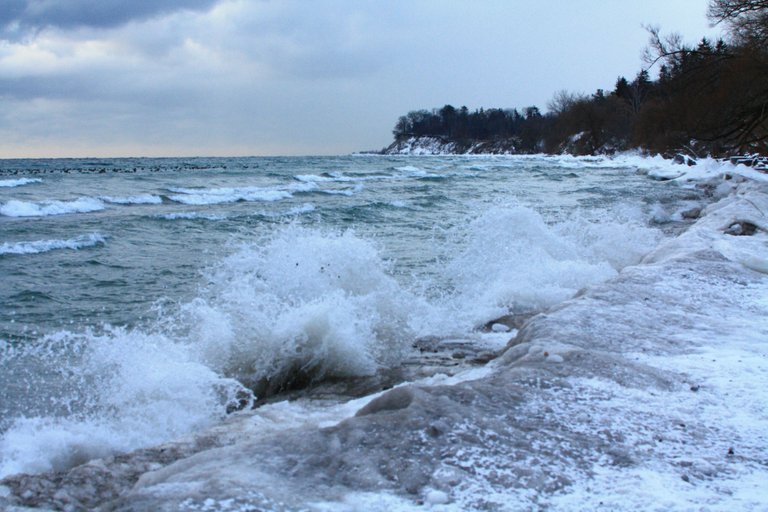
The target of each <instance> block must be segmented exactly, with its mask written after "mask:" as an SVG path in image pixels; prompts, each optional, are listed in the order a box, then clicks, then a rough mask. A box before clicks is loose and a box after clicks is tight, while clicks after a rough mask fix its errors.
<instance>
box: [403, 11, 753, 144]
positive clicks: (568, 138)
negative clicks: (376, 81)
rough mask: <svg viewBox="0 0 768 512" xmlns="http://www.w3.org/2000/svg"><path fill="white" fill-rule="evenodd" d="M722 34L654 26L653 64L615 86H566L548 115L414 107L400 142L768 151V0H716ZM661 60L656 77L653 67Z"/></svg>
mask: <svg viewBox="0 0 768 512" xmlns="http://www.w3.org/2000/svg"><path fill="white" fill-rule="evenodd" d="M708 16H709V18H710V20H711V21H712V22H713V23H714V24H716V25H721V26H723V27H724V29H725V30H724V32H725V34H726V36H725V37H724V38H723V39H719V40H717V41H709V40H707V39H706V38H704V39H702V40H701V41H700V42H699V43H698V44H696V45H694V46H689V45H686V44H684V43H683V42H682V38H681V37H680V36H678V35H674V34H673V35H670V36H662V35H661V34H660V32H659V30H658V29H656V28H649V29H648V30H649V33H650V44H649V46H648V48H647V50H646V56H645V62H646V64H647V66H648V68H647V69H643V70H641V71H640V72H638V73H637V75H636V76H634V77H632V78H631V79H627V78H625V77H619V78H618V79H617V80H616V83H615V84H614V85H613V88H612V89H611V90H607V91H606V90H603V89H598V90H597V91H595V93H593V94H591V95H584V94H575V93H569V92H567V91H560V92H558V93H556V94H555V95H554V97H553V98H552V100H551V101H550V102H549V103H548V105H547V107H548V111H547V113H546V114H542V113H541V112H540V110H539V109H538V108H536V107H534V106H531V107H527V108H524V109H522V111H518V110H517V109H514V108H513V109H499V108H491V109H482V108H481V109H477V110H474V111H469V109H467V108H466V107H460V108H455V107H453V106H451V105H445V106H444V107H442V108H440V109H433V110H431V111H428V110H417V111H412V112H409V113H408V114H407V115H405V116H401V117H400V118H399V119H398V121H397V124H396V125H395V128H394V130H393V133H394V136H395V138H396V140H401V139H404V138H409V137H423V136H430V137H437V138H441V139H444V140H450V141H459V142H464V143H466V142H470V141H503V142H505V144H506V147H508V148H510V149H512V150H513V151H515V152H519V153H538V152H547V153H560V152H569V153H574V154H596V153H611V152H614V151H622V150H627V149H633V148H641V149H644V150H647V151H650V152H652V153H660V154H667V155H669V154H673V153H677V152H681V151H682V152H686V153H690V154H693V155H698V156H704V155H712V156H725V155H732V154H736V153H760V154H763V155H766V154H768V0H711V2H710V5H709V10H708ZM653 66H658V77H657V78H656V79H652V78H651V77H650V74H649V71H648V69H650V68H652V67H653Z"/></svg>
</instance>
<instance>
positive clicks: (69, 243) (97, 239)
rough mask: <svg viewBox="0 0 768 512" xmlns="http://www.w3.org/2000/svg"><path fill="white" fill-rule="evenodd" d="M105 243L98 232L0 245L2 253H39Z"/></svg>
mask: <svg viewBox="0 0 768 512" xmlns="http://www.w3.org/2000/svg"><path fill="white" fill-rule="evenodd" d="M103 243H105V239H104V237H103V236H101V235H99V234H98V233H91V234H89V235H82V236H78V237H76V238H70V239H67V240H34V241H30V242H13V243H12V242H5V243H3V244H2V245H0V255H2V254H39V253H44V252H49V251H54V250H57V249H73V250H77V249H83V248H86V247H94V246H96V245H99V244H103Z"/></svg>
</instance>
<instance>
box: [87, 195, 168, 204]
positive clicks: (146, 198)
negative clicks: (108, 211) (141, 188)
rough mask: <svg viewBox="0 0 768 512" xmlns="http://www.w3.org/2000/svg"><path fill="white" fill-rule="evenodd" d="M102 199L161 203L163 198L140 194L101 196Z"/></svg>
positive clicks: (120, 202)
mask: <svg viewBox="0 0 768 512" xmlns="http://www.w3.org/2000/svg"><path fill="white" fill-rule="evenodd" d="M100 199H101V200H102V201H105V202H107V203H112V204H162V202H163V199H162V198H161V197H160V196H156V195H153V194H140V195H136V196H126V197H116V196H102V197H101V198H100Z"/></svg>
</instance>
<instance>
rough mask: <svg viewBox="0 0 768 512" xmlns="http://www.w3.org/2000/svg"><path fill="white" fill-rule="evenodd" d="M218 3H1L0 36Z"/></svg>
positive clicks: (112, 23) (105, 24) (111, 23)
mask: <svg viewBox="0 0 768 512" xmlns="http://www.w3.org/2000/svg"><path fill="white" fill-rule="evenodd" d="M218 1H219V0H4V2H3V4H4V5H3V8H2V9H1V10H0V34H2V35H3V36H5V37H7V38H13V37H14V36H20V35H23V34H25V33H27V32H29V31H35V30H39V29H43V28H46V27H58V28H64V29H68V28H77V27H94V28H111V27H117V26H120V25H123V24H125V23H128V22H130V21H134V20H146V19H149V18H152V17H155V16H159V15H162V14H168V13H171V12H175V11H179V10H185V9H187V10H199V11H203V10H207V9H209V8H211V7H213V5H215V4H216V3H217V2H218Z"/></svg>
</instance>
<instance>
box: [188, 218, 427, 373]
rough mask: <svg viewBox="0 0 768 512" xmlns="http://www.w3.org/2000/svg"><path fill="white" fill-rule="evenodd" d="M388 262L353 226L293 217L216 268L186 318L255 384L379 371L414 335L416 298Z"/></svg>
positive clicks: (217, 355)
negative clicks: (296, 221) (331, 226)
mask: <svg viewBox="0 0 768 512" xmlns="http://www.w3.org/2000/svg"><path fill="white" fill-rule="evenodd" d="M388 270H389V269H388V266H387V264H386V263H385V262H384V261H383V260H382V259H381V257H380V256H379V253H378V250H377V249H376V247H375V246H374V245H373V244H372V243H371V242H368V241H366V240H364V239H362V238H359V237H356V236H355V235H354V234H352V233H350V232H344V233H329V232H321V231H316V230H310V229H307V228H302V227H298V226H288V227H285V228H282V229H280V230H278V231H277V232H275V233H273V234H272V235H270V236H269V237H267V238H266V239H262V240H259V241H258V242H257V243H255V244H252V245H251V244H248V245H246V246H244V247H242V248H241V249H240V250H239V251H238V252H236V253H235V254H233V255H232V256H230V257H228V258H226V259H225V260H224V261H222V262H221V263H220V264H219V265H218V266H217V267H216V268H214V269H213V270H212V271H211V272H210V274H209V282H210V283H211V285H210V286H209V287H208V290H206V293H205V294H204V295H203V296H201V297H200V298H198V299H197V300H195V301H193V302H192V303H190V304H188V305H187V306H185V307H184V308H183V314H184V316H185V320H184V322H183V323H184V324H186V325H195V326H196V327H195V329H194V331H193V332H192V333H191V336H192V337H193V338H194V339H195V343H196V344H197V345H199V346H200V347H201V348H202V349H203V351H204V352H205V353H206V354H207V357H206V358H207V360H208V361H210V363H211V364H212V365H213V367H215V368H216V369H217V370H218V371H220V372H222V373H225V374H227V375H231V376H235V377H237V378H238V379H240V380H242V381H244V382H248V383H251V384H255V383H261V385H264V384H268V385H269V386H270V387H275V386H277V387H279V386H282V385H283V384H290V382H289V381H291V380H292V379H293V378H295V377H296V376H297V375H301V376H302V378H309V379H321V378H325V377H331V376H334V377H348V376H355V375H370V374H372V373H373V372H374V371H376V370H377V369H378V368H380V367H382V366H389V365H392V364H394V363H396V362H397V361H398V360H399V358H400V357H401V356H402V354H403V351H404V350H405V348H406V347H407V343H408V341H409V340H410V339H411V338H412V335H413V333H412V331H411V329H410V324H409V317H410V314H411V311H412V307H413V303H414V301H415V300H416V298H415V297H413V296H412V295H410V294H409V293H408V292H407V291H405V290H404V289H403V288H401V287H400V285H399V284H398V283H397V281H396V280H395V279H394V278H393V277H391V276H390V274H389V271H388Z"/></svg>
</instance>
